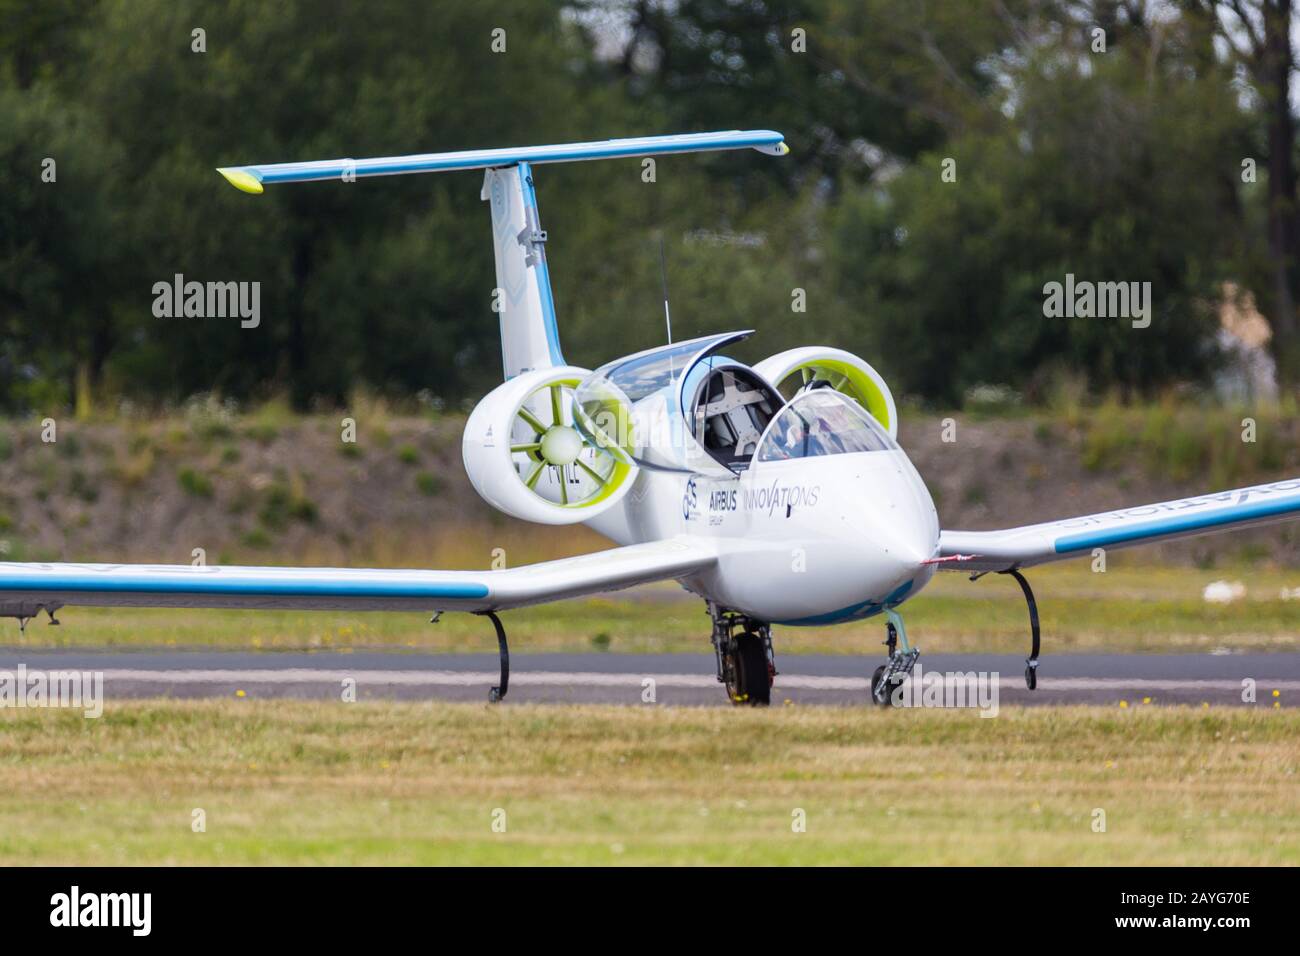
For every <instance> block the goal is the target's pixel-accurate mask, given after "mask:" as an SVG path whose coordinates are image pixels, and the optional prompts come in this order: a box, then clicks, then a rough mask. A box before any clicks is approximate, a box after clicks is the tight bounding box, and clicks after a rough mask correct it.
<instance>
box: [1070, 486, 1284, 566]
mask: <svg viewBox="0 0 1300 956" xmlns="http://www.w3.org/2000/svg"><path fill="white" fill-rule="evenodd" d="M1288 514H1300V497H1294V498H1285V499H1282V500H1279V501H1260V502H1256V503H1254V504H1248V505H1239V506H1237V507H1235V508H1231V509H1227V510H1223V511H1216V512H1213V513H1211V514H1201V515H1181V516H1171V517H1168V518H1158V519H1156V520H1154V521H1144V522H1142V523H1141V524H1135V525H1133V526H1132V527H1129V528H1113V529H1110V530H1107V531H1089V532H1084V533H1081V534H1071V535H1066V536H1065V537H1063V538H1057V539H1056V543H1055V545H1054V548H1055V551H1056V553H1057V554H1065V553H1067V552H1070V551H1087V550H1090V549H1092V548H1104V547H1107V546H1109V545H1116V544H1125V543H1127V542H1130V541H1139V540H1141V539H1143V538H1155V537H1159V536H1161V535H1166V534H1179V533H1181V532H1190V531H1204V530H1208V529H1211V528H1219V527H1223V526H1225V525H1231V524H1237V523H1238V522H1242V521H1254V520H1259V519H1262V518H1276V517H1280V516H1282V515H1288Z"/></svg>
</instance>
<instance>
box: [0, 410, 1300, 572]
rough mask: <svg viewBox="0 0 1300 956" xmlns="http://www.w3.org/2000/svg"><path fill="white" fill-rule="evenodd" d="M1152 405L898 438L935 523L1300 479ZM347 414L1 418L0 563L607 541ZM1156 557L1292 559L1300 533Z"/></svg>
mask: <svg viewBox="0 0 1300 956" xmlns="http://www.w3.org/2000/svg"><path fill="white" fill-rule="evenodd" d="M1126 414H1127V413H1126ZM1153 414H1154V413H1151V412H1139V413H1133V415H1132V416H1129V418H1124V417H1123V416H1120V417H1119V418H1116V416H1114V415H1111V416H1110V418H1106V417H1105V416H1098V417H1097V418H1096V420H1095V421H1094V420H1093V419H1092V418H1091V417H1085V418H1082V419H1076V420H1074V421H1070V420H1068V419H1065V418H1062V417H1060V416H1057V417H1055V418H1047V417H1038V418H1016V419H988V420H979V419H977V418H968V417H961V416H953V417H952V420H951V421H947V420H946V419H945V416H940V415H926V416H921V415H912V416H910V417H909V416H906V415H905V416H904V421H903V426H902V431H901V434H900V439H901V441H902V443H903V445H904V447H906V448H907V449H908V451H909V453H910V454H911V455H912V458H913V460H914V461H915V463H916V466H917V468H918V469H919V470H920V472H921V474H922V475H923V476H924V478H925V480H926V482H927V484H928V485H929V487H930V489H931V491H932V493H933V494H934V497H935V501H936V504H937V506H938V509H939V514H940V519H941V522H942V524H943V525H944V526H945V527H954V528H955V527H961V528H967V529H976V530H978V529H985V528H996V527H1005V526H1012V525H1017V524H1025V523H1030V522H1034V521H1041V520H1048V519H1051V518H1057V517H1065V516H1069V515H1074V514H1087V513H1090V512H1096V511H1105V510H1109V509H1113V508H1119V507H1123V506H1125V505H1134V504H1141V503H1145V502H1151V501H1160V500H1164V499H1168V498H1174V497H1180V496H1183V495H1188V494H1196V493H1200V492H1205V491H1210V490H1215V489H1217V488H1224V487H1232V486H1233V485H1241V484H1250V483H1255V482H1258V481H1266V480H1270V479H1274V478H1283V477H1290V476H1297V475H1300V459H1298V456H1297V444H1298V443H1297V441H1296V428H1295V427H1294V425H1293V423H1291V422H1290V421H1286V420H1284V419H1279V420H1277V421H1270V422H1261V423H1260V428H1261V431H1263V430H1265V429H1268V438H1267V441H1257V442H1253V443H1243V442H1241V438H1240V435H1239V434H1238V433H1237V432H1238V431H1239V429H1238V426H1237V424H1236V419H1237V418H1238V417H1240V416H1235V415H1229V414H1226V413H1224V414H1219V415H1217V416H1215V417H1214V419H1213V421H1210V420H1209V419H1200V420H1198V419H1196V418H1195V417H1192V418H1191V420H1190V421H1189V420H1188V417H1187V415H1182V414H1180V415H1178V416H1174V417H1173V418H1172V419H1168V420H1166V419H1162V418H1160V417H1159V415H1158V414H1155V417H1153ZM1189 414H1191V415H1192V416H1195V414H1196V413H1194V412H1192V413H1189ZM1134 416H1136V417H1134ZM1130 419H1131V420H1130ZM355 421H356V441H355V442H346V441H343V440H342V439H343V436H344V429H345V423H344V422H343V421H342V416H328V417H327V416H311V417H298V418H295V417H289V416H280V417H279V418H278V419H275V420H265V419H259V418H258V417H256V416H254V417H250V418H239V417H236V418H227V419H221V418H217V419H213V418H211V417H199V418H196V417H193V416H190V417H181V416H177V417H174V418H167V419H162V420H157V421H129V422H115V423H77V422H73V421H61V422H59V423H58V424H57V432H56V435H55V437H56V440H55V441H53V442H46V441H44V440H43V438H44V437H48V435H46V434H44V433H45V431H46V430H45V429H43V427H42V425H41V423H40V422H38V421H34V420H33V421H30V422H9V423H5V424H3V425H0V551H2V553H0V558H4V559H7V560H69V561H154V562H160V563H190V562H192V561H193V560H195V555H194V549H196V548H201V549H203V552H204V554H203V556H204V558H205V559H206V561H207V562H209V563H250V564H257V563H264V564H297V563H310V564H339V565H357V564H362V563H365V564H379V565H393V566H402V565H405V566H423V567H429V566H450V567H457V566H459V567H487V566H489V565H490V563H491V561H492V558H493V553H492V552H493V549H494V548H505V549H507V550H509V551H510V554H509V561H510V563H511V564H517V563H520V562H521V561H526V560H537V559H539V558H544V557H552V556H559V555H563V554H571V553H577V552H580V551H584V550H588V549H590V548H593V547H599V546H600V540H599V539H597V538H596V537H595V536H594V535H591V534H589V533H588V532H585V531H584V530H582V529H569V528H566V529H556V528H538V527H535V526H531V525H525V524H523V523H520V522H516V521H513V520H512V519H508V518H505V517H503V516H501V515H499V514H497V513H496V512H494V511H493V510H492V509H490V508H489V507H488V506H487V505H485V504H484V503H483V502H482V501H481V500H480V499H479V497H478V496H477V495H476V494H475V493H474V491H473V489H472V488H471V487H470V485H469V482H468V480H467V479H466V478H465V474H464V470H463V468H462V466H461V462H460V433H461V428H462V426H463V420H462V419H460V418H458V417H455V416H443V417H440V418H437V419H429V418H417V417H391V416H377V417H374V418H368V417H366V416H364V415H358V416H356V419H355ZM1180 429H1181V431H1180ZM1207 429H1212V430H1213V434H1210V432H1208V431H1207ZM1220 433H1224V434H1220ZM1180 434H1181V435H1183V438H1182V439H1179V438H1178V435H1180ZM1207 435H1209V436H1210V437H1208V438H1207V437H1206V436H1207ZM1187 436H1192V437H1190V438H1189V437H1187ZM945 438H950V439H953V440H951V441H946V440H945ZM1238 446H1240V447H1238ZM1242 449H1244V451H1243V450H1242ZM1229 458H1230V459H1231V460H1228V459H1229ZM1158 553H1159V557H1160V558H1162V559H1164V560H1169V561H1176V562H1195V563H1199V564H1202V565H1205V564H1212V563H1215V562H1222V561H1236V560H1241V559H1247V560H1269V559H1271V560H1277V561H1281V562H1284V563H1287V564H1291V565H1296V564H1300V529H1298V528H1297V527H1296V526H1295V525H1294V524H1293V525H1289V526H1288V525H1284V526H1281V527H1277V528H1273V529H1266V530H1260V531H1254V532H1247V533H1242V534H1234V535H1221V536H1212V537H1207V538H1201V539H1198V540H1196V541H1193V542H1184V543H1181V544H1177V545H1167V546H1164V547H1162V548H1160V549H1159V552H1158Z"/></svg>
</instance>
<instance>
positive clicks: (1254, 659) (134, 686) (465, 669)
mask: <svg viewBox="0 0 1300 956" xmlns="http://www.w3.org/2000/svg"><path fill="white" fill-rule="evenodd" d="M882 662H883V657H879V658H877V657H870V658H863V657H851V656H838V655H794V654H791V655H785V656H778V657H777V667H778V669H779V675H778V676H777V678H776V685H775V687H774V689H773V693H772V702H773V704H776V705H783V704H785V702H787V701H789V702H790V703H791V704H795V705H809V704H811V705H838V706H845V705H861V704H864V703H866V702H867V697H868V679H869V677H870V675H871V672H872V671H873V670H874V668H875V667H876V666H877V665H878V664H880V663H882ZM19 665H23V666H24V667H25V668H26V670H27V671H28V672H29V673H30V672H32V671H56V670H62V671H68V670H74V671H101V672H103V675H104V698H105V701H106V703H107V704H108V705H110V706H111V703H112V701H113V700H114V699H128V698H146V697H176V698H202V697H207V698H212V697H240V696H242V697H245V698H251V699H267V698H314V699H322V700H324V699H342V697H343V693H344V689H345V688H346V687H354V688H355V697H356V699H357V700H367V699H372V700H373V699H397V700H428V699H440V700H458V701H486V700H487V694H488V688H489V687H491V686H492V685H493V684H495V683H497V679H498V670H497V666H498V659H497V655H495V654H414V653H402V652H382V651H381V652H361V653H338V652H289V653H279V652H261V653H253V652H234V651H232V652H220V651H217V652H212V651H205V652H196V651H164V652H150V651H139V652H136V651H122V652H115V653H105V652H99V651H96V652H91V651H76V650H69V651H39V652H27V651H24V650H23V649H22V648H15V647H8V648H3V649H0V672H8V673H11V674H12V673H15V672H16V671H17V669H18V667H19ZM1024 667H1025V665H1024V660H1023V658H1021V657H1018V656H1016V655H1009V654H1003V655H998V654H960V655H957V654H936V655H933V656H931V657H927V656H925V655H922V656H921V659H920V664H919V672H920V675H921V677H922V682H921V685H920V686H921V687H924V682H925V680H927V678H926V677H925V675H927V674H940V675H942V676H944V677H945V681H946V685H947V686H950V687H951V686H953V685H954V683H955V682H960V679H959V678H957V677H954V676H952V675H958V674H972V673H973V674H982V675H988V679H987V680H984V683H983V685H982V686H983V687H984V688H985V691H984V693H985V698H984V703H985V704H987V702H988V696H987V695H988V693H989V690H988V688H990V687H991V686H992V681H996V686H997V691H996V693H997V701H998V703H999V704H1000V705H1018V704H1035V705H1042V704H1102V705H1109V706H1120V705H1121V702H1126V704H1127V705H1128V706H1145V705H1170V704H1181V705H1191V706H1195V707H1200V706H1202V705H1205V704H1209V705H1210V706H1213V707H1221V706H1255V707H1269V708H1271V707H1274V706H1282V707H1290V706H1294V705H1295V702H1296V701H1300V654H1291V653H1281V654H1221V655H1220V654H1168V655H1136V654H1133V655H1125V654H1061V655H1055V656H1049V657H1045V658H1043V660H1042V662H1041V664H1040V667H1039V682H1038V689H1037V690H1036V691H1033V692H1030V691H1028V690H1027V689H1026V688H1025V684H1024V678H1023V673H1024ZM0 676H3V675H0ZM928 679H929V680H930V681H931V683H932V686H933V685H934V681H935V680H936V679H935V678H928ZM1249 681H1254V697H1255V699H1254V701H1253V702H1252V701H1250V700H1247V699H1244V697H1246V696H1248V695H1247V694H1246V691H1247V690H1248V689H1249V688H1250V686H1251V685H1250V684H1249V683H1248V682H1249ZM349 682H355V683H354V684H351V683H349ZM974 700H975V698H974V695H973V694H972V695H968V704H969V703H973V702H974ZM923 701H924V697H921V698H918V702H923ZM505 703H506V704H507V705H508V704H515V703H555V704H561V703H568V704H577V703H584V704H626V705H635V706H645V705H648V704H651V703H653V704H658V705H670V706H710V705H711V706H723V705H726V704H727V700H726V693H725V691H724V690H723V689H722V687H721V685H720V684H719V683H718V682H717V679H716V676H715V673H714V660H713V657H712V655H711V654H617V653H613V654H611V653H584V654H516V655H512V657H511V673H510V686H509V693H508V695H507V698H506V701H505Z"/></svg>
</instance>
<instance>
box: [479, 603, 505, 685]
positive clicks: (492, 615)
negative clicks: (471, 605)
mask: <svg viewBox="0 0 1300 956" xmlns="http://www.w3.org/2000/svg"><path fill="white" fill-rule="evenodd" d="M479 613H480V614H482V615H483V616H484V617H486V618H487V619H488V620H490V621H491V622H492V626H493V627H495V628H496V630H497V645H498V647H500V649H501V683H500V684H498V685H497V686H496V687H493V688H492V689H491V690H489V691H488V700H489V701H490V702H491V703H493V704H499V703H500V702H501V701H502V699H504V698H505V696H506V691H508V690H509V689H510V645H509V644H508V643H506V629H505V628H504V627H502V626H501V618H499V617H497V615H496V612H495V611H480V612H479Z"/></svg>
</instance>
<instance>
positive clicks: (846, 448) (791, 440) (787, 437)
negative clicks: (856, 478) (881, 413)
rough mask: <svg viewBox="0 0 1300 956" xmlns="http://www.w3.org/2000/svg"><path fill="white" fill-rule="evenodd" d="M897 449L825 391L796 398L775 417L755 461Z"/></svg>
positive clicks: (857, 410) (855, 409) (845, 401)
mask: <svg viewBox="0 0 1300 956" xmlns="http://www.w3.org/2000/svg"><path fill="white" fill-rule="evenodd" d="M897 448H898V445H897V444H896V443H895V442H894V440H893V439H892V438H890V437H889V434H888V433H887V432H886V431H885V430H884V429H883V428H881V427H880V424H879V423H878V422H877V421H876V420H875V419H874V418H872V417H871V415H870V414H869V413H868V412H867V411H866V410H865V409H863V408H862V406H860V405H858V404H857V403H856V402H854V401H853V400H852V399H850V398H848V397H846V396H845V395H843V394H841V393H840V392H837V391H835V390H833V389H829V388H819V389H814V390H812V391H810V392H804V393H803V394H800V395H796V396H795V397H794V398H793V399H791V401H790V402H789V403H788V404H787V405H786V406H785V407H784V408H782V409H781V411H780V412H778V413H777V415H776V417H775V418H774V419H772V423H771V424H770V425H769V426H768V428H767V433H766V434H765V435H764V436H763V440H762V442H761V443H760V444H759V446H758V454H757V455H756V456H755V460H756V461H760V462H763V461H787V460H789V459H792V458H816V457H818V456H821V455H848V454H853V453H855V452H864V451H893V450H896V449H897Z"/></svg>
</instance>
